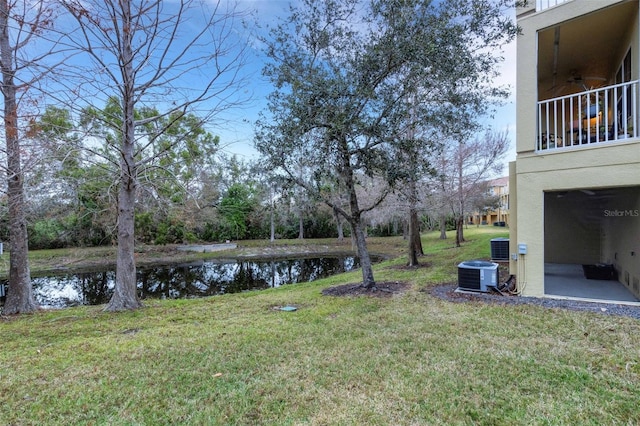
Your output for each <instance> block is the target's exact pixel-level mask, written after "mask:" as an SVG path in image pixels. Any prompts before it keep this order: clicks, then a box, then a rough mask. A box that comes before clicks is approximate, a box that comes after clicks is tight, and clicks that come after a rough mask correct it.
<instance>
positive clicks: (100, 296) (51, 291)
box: [0, 256, 359, 308]
mask: <svg viewBox="0 0 640 426" xmlns="http://www.w3.org/2000/svg"><path fill="white" fill-rule="evenodd" d="M358 267H359V260H358V258H357V257H354V256H327V257H321V258H300V259H275V260H250V261H249V260H227V261H206V262H198V263H190V264H180V265H164V266H156V267H140V268H138V270H137V272H138V274H137V275H138V294H139V295H140V297H141V298H142V299H150V298H155V299H182V298H196V297H205V296H214V295H219V294H225V293H238V292H241V291H248V290H261V289H267V288H273V287H279V286H282V285H286V284H294V283H301V282H309V281H313V280H317V279H320V278H324V277H328V276H330V275H334V274H337V273H340V272H348V271H351V270H353V269H356V268H358ZM115 275H116V274H115V270H103V271H92V272H77V273H67V274H64V275H50V276H43V277H32V279H31V281H32V283H33V289H34V295H35V298H36V301H37V302H38V303H39V304H40V306H42V307H43V308H64V307H69V306H77V305H100V304H103V303H107V302H108V301H109V298H110V297H111V294H112V293H113V287H114V283H115ZM5 283H6V282H5ZM0 284H2V283H0ZM0 301H4V297H2V298H0Z"/></svg>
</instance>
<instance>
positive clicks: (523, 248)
mask: <svg viewBox="0 0 640 426" xmlns="http://www.w3.org/2000/svg"><path fill="white" fill-rule="evenodd" d="M518 254H527V245H526V244H522V243H520V244H518Z"/></svg>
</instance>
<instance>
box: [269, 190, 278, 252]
mask: <svg viewBox="0 0 640 426" xmlns="http://www.w3.org/2000/svg"><path fill="white" fill-rule="evenodd" d="M270 201H271V217H270V218H269V222H270V228H271V238H270V239H269V241H271V242H274V241H275V240H276V220H275V214H276V212H275V206H274V205H273V187H271V200H270Z"/></svg>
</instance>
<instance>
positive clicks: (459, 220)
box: [456, 216, 464, 247]
mask: <svg viewBox="0 0 640 426" xmlns="http://www.w3.org/2000/svg"><path fill="white" fill-rule="evenodd" d="M463 225H464V217H462V216H460V217H458V218H457V219H456V247H460V245H461V244H462V242H463V241H464V238H463V235H462V227H463Z"/></svg>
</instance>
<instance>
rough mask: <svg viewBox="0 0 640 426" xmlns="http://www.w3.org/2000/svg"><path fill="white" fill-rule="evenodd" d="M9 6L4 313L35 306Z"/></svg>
mask: <svg viewBox="0 0 640 426" xmlns="http://www.w3.org/2000/svg"><path fill="white" fill-rule="evenodd" d="M9 13H10V11H9V6H8V4H7V0H0V59H1V61H2V86H3V87H2V93H3V95H4V126H5V127H4V136H5V139H6V145H7V154H6V155H7V203H8V204H9V239H10V241H9V250H10V254H9V288H8V289H7V298H6V300H5V304H4V313H5V314H18V313H27V312H33V311H35V310H37V309H38V305H37V303H36V301H35V298H34V297H33V289H32V287H31V274H30V271H29V258H28V254H29V244H28V236H27V220H26V216H25V211H24V175H23V172H22V165H21V159H20V149H21V148H20V140H19V138H18V104H17V101H16V86H15V83H14V80H13V77H14V73H15V70H14V68H13V53H14V52H13V49H12V48H11V45H10V39H9Z"/></svg>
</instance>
